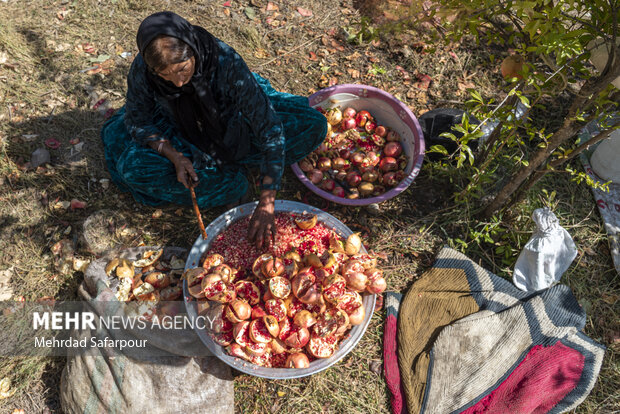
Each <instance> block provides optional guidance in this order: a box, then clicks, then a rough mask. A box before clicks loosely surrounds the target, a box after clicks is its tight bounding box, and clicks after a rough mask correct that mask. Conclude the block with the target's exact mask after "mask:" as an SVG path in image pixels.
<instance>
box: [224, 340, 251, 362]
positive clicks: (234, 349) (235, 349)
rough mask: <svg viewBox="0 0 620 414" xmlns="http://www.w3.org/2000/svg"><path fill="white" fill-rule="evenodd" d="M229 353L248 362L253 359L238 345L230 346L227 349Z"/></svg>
mask: <svg viewBox="0 0 620 414" xmlns="http://www.w3.org/2000/svg"><path fill="white" fill-rule="evenodd" d="M227 352H228V353H229V354H230V355H232V356H234V357H237V358H241V359H243V360H246V361H250V359H251V358H250V356H249V355H248V353H247V352H246V351H245V348H244V347H243V346H241V345H239V344H238V343H232V344H230V346H229V347H228V348H227Z"/></svg>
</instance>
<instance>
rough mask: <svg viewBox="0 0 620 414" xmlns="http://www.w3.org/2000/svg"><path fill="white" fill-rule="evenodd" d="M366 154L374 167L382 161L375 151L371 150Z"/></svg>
mask: <svg viewBox="0 0 620 414" xmlns="http://www.w3.org/2000/svg"><path fill="white" fill-rule="evenodd" d="M366 156H367V157H368V159H369V160H370V164H371V165H372V166H373V167H376V166H377V165H378V164H379V162H380V161H381V158H380V157H379V156H378V155H377V153H376V152H374V151H369V152H368V154H366Z"/></svg>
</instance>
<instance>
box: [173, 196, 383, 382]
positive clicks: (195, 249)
mask: <svg viewBox="0 0 620 414" xmlns="http://www.w3.org/2000/svg"><path fill="white" fill-rule="evenodd" d="M257 204H258V202H253V203H248V204H244V205H242V206H239V207H236V208H233V209H232V210H229V211H227V212H226V213H224V214H222V215H221V216H219V217H218V218H216V219H215V220H214V221H213V222H211V224H209V226H208V227H207V228H206V232H207V239H206V240H204V239H203V238H202V236H198V238H197V239H196V241H195V242H194V245H193V246H192V248H191V250H190V252H189V256H188V257H187V262H186V263H185V269H190V268H193V267H196V266H198V263H199V260H200V256H202V254H203V253H204V252H205V251H207V250H208V249H209V246H210V245H211V243H212V241H213V240H214V238H215V237H216V236H217V235H218V234H219V233H221V232H222V231H223V230H225V229H226V228H227V227H228V226H230V225H231V224H232V223H234V222H235V221H237V220H239V219H241V218H243V217H246V216H249V215H250V214H252V212H254V208H255V207H256V205H257ZM275 211H276V212H290V213H311V214H316V215H317V216H318V219H319V221H321V222H323V223H325V224H326V225H327V226H329V227H331V228H333V229H335V231H336V232H337V233H339V234H340V235H341V236H343V237H347V236H349V235H350V234H352V233H353V232H352V231H351V230H350V229H349V228H348V227H347V226H345V225H344V224H343V223H342V222H341V221H340V220H338V219H337V218H335V217H334V216H332V215H330V214H328V213H325V212H324V211H322V210H319V209H317V208H315V207H312V206H309V205H307V204H303V203H298V202H295V201H287V200H276V203H275ZM362 249H363V251H364V253H366V251H365V250H364V248H363V247H362ZM187 288H188V286H187V283H185V282H183V300H184V301H185V307H186V308H187V313H188V315H189V316H190V318H196V317H197V316H198V314H197V311H196V301H194V300H191V296H190V295H189V291H188V289H187ZM375 300H376V296H375V295H369V294H365V295H364V296H363V304H364V308H366V317H365V318H364V321H363V322H362V323H361V324H360V325H357V326H354V327H353V328H352V329H351V331H350V332H349V336H348V337H347V338H346V339H343V340H342V342H341V343H340V347H339V348H338V350H337V351H336V352H335V353H334V355H332V356H331V357H330V358H326V359H317V360H315V361H312V362H311V363H310V367H308V368H303V369H293V368H265V367H260V366H257V365H254V364H251V363H248V362H245V361H242V360H240V359H239V358H235V357H232V356H230V355H228V354H226V353H225V351H224V350H223V349H222V347H221V346H219V345H217V344H216V343H214V342H213V341H212V340H211V338H210V337H209V335H208V333H207V331H206V330H204V329H199V328H198V327H197V325H199V324H195V325H194V327H195V330H196V333H197V334H198V337H199V338H200V340H201V341H202V342H203V343H204V344H205V345H206V346H207V348H209V351H211V353H213V355H215V356H216V357H218V358H219V359H221V360H222V361H224V362H225V363H226V364H228V365H230V366H231V367H233V368H235V369H237V370H239V371H241V372H244V373H246V374H250V375H255V376H257V377H263V378H270V379H287V378H301V377H306V376H308V375H312V374H315V373H317V372H320V371H323V370H324V369H327V368H329V367H330V366H332V365H334V364H335V363H336V362H338V361H340V360H341V359H342V358H343V357H344V356H345V355H346V354H348V353H349V352H350V351H351V350H352V349H353V348H354V347H355V345H357V343H358V342H359V341H360V339H362V336H363V335H364V332H365V331H366V328H367V327H368V324H369V323H370V318H371V317H372V314H373V311H374V308H375Z"/></svg>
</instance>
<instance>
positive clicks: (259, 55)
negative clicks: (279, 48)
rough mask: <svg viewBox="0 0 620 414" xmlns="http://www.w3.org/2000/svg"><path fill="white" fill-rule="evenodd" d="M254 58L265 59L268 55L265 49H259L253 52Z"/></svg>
mask: <svg viewBox="0 0 620 414" xmlns="http://www.w3.org/2000/svg"><path fill="white" fill-rule="evenodd" d="M254 57H255V58H258V59H266V58H268V57H269V53H267V51H266V50H265V49H262V48H259V49H257V50H256V52H254Z"/></svg>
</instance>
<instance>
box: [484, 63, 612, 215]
mask: <svg viewBox="0 0 620 414" xmlns="http://www.w3.org/2000/svg"><path fill="white" fill-rule="evenodd" d="M618 76H620V59H618V60H617V61H616V63H615V64H614V66H613V68H612V70H610V71H609V72H608V73H607V74H606V75H604V76H601V77H597V78H592V79H590V80H589V81H587V82H586V83H585V84H584V85H583V87H582V88H581V90H580V91H579V94H578V95H577V97H576V98H575V100H574V101H573V104H572V105H571V107H570V109H569V111H568V114H567V115H566V118H565V119H564V122H563V124H562V126H561V127H560V129H558V130H557V131H556V132H555V133H554V134H553V135H552V136H551V138H550V139H549V142H548V145H547V146H546V147H545V148H541V149H540V150H538V151H537V152H536V153H534V155H533V156H532V158H531V160H530V161H529V164H528V165H527V166H523V167H522V168H521V169H520V170H519V171H517V172H516V173H515V174H514V175H513V176H512V178H511V179H510V181H508V183H507V184H506V185H504V187H502V189H501V190H500V191H499V193H498V194H497V196H495V199H494V200H493V201H492V202H491V204H489V205H488V206H487V207H486V208H485V209H484V211H483V212H482V216H483V217H484V218H489V217H491V216H493V214H494V213H495V212H496V211H498V210H500V209H502V208H504V207H505V206H506V204H507V203H508V201H509V200H510V198H511V197H512V195H513V194H514V193H515V192H516V191H517V190H518V189H519V187H521V185H522V184H523V183H524V181H525V180H527V179H528V177H529V176H530V175H531V174H532V173H534V172H535V171H536V170H538V169H539V168H540V166H541V165H543V163H544V162H545V161H546V160H547V158H549V156H550V155H551V154H552V153H553V151H555V150H556V149H557V148H558V147H559V146H560V145H561V144H562V143H564V142H565V141H567V140H568V139H570V138H571V137H573V136H574V135H575V134H576V133H577V132H579V130H580V129H581V125H580V123H579V121H577V120H576V119H575V115H576V114H577V113H578V112H579V111H583V110H587V106H588V105H589V104H590V103H591V100H590V97H591V96H594V97H596V96H598V94H600V93H601V92H602V91H603V89H605V88H606V87H607V85H609V83H610V82H611V81H612V80H614V79H616V78H617V77H618Z"/></svg>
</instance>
